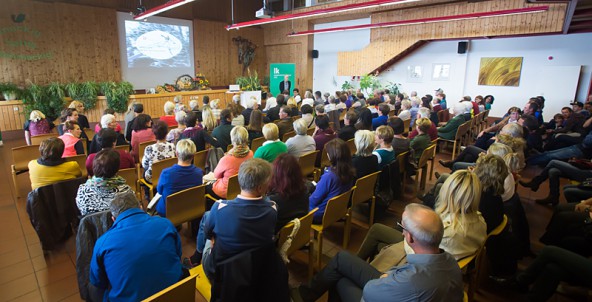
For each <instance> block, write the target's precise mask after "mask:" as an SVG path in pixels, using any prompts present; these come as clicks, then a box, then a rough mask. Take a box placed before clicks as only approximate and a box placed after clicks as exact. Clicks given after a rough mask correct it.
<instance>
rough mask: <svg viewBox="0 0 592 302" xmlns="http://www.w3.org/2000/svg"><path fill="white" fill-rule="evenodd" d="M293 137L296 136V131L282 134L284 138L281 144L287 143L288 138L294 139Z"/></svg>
mask: <svg viewBox="0 0 592 302" xmlns="http://www.w3.org/2000/svg"><path fill="white" fill-rule="evenodd" d="M294 136H296V131H290V132H286V133H284V136H283V137H282V142H284V143H285V142H287V141H288V139H289V138H290V137H294Z"/></svg>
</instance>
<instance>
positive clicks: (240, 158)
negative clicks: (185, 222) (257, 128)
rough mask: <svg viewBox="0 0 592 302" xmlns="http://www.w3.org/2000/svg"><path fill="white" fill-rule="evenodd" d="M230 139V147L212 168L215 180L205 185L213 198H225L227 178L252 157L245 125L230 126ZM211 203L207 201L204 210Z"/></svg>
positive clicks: (235, 173) (210, 205)
mask: <svg viewBox="0 0 592 302" xmlns="http://www.w3.org/2000/svg"><path fill="white" fill-rule="evenodd" d="M230 140H231V141H232V149H230V151H228V152H227V153H226V155H224V156H223V157H222V158H221V159H220V161H219V162H218V165H217V166H216V169H215V170H214V177H215V178H216V182H214V183H213V184H211V185H208V186H207V187H206V193H208V194H210V195H211V196H212V197H214V198H215V199H226V193H227V192H228V179H230V177H232V176H234V175H237V174H238V169H239V167H240V165H241V164H242V163H243V162H244V161H246V160H247V159H249V158H252V157H253V151H251V150H250V149H249V132H248V131H247V129H245V127H241V126H237V127H234V128H232V130H231V131H230ZM212 204H213V203H211V202H209V201H208V204H206V210H209V209H210V208H211V207H212Z"/></svg>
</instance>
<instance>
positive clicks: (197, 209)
mask: <svg viewBox="0 0 592 302" xmlns="http://www.w3.org/2000/svg"><path fill="white" fill-rule="evenodd" d="M205 196H206V185H201V186H197V187H193V188H189V189H185V190H183V191H179V192H177V193H174V194H171V195H169V196H168V197H167V199H166V218H167V219H168V220H170V221H171V222H172V223H173V225H174V226H179V225H181V224H183V223H184V222H191V221H192V220H195V219H197V218H199V217H202V216H203V214H204V213H205V211H206V198H205Z"/></svg>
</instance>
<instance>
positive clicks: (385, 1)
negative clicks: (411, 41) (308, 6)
mask: <svg viewBox="0 0 592 302" xmlns="http://www.w3.org/2000/svg"><path fill="white" fill-rule="evenodd" d="M417 1H421V0H375V1H369V2H363V3H354V4H348V5H342V6H335V7H330V8H323V9H317V10H312V11H308V12H302V13H296V14H288V15H282V16H277V17H273V18H268V19H260V20H253V21H247V22H240V23H235V24H232V25H227V26H226V29H227V30H231V29H240V28H244V27H249V26H255V25H264V24H269V23H275V22H282V21H291V20H295V19H302V18H308V17H318V16H322V15H328V14H334V13H343V12H349V11H353V10H359V9H368V8H374V7H379V6H387V5H395V4H403V3H409V2H417Z"/></svg>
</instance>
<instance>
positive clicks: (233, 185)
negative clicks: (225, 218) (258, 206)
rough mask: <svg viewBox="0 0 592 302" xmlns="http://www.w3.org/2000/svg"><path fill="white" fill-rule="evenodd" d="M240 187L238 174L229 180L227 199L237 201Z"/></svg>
mask: <svg viewBox="0 0 592 302" xmlns="http://www.w3.org/2000/svg"><path fill="white" fill-rule="evenodd" d="M240 191H241V190H240V185H239V183H238V174H237V175H234V176H231V177H230V178H229V179H228V190H227V191H226V199H227V200H231V199H235V198H236V196H238V194H240Z"/></svg>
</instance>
